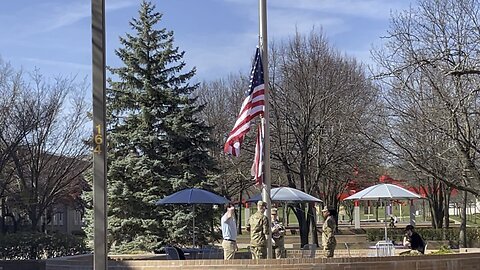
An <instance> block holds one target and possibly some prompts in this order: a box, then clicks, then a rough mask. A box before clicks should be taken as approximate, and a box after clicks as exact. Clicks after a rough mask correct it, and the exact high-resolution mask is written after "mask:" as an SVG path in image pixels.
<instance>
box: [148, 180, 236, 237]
mask: <svg viewBox="0 0 480 270" xmlns="http://www.w3.org/2000/svg"><path fill="white" fill-rule="evenodd" d="M229 202H230V201H229V200H227V199H225V198H224V197H222V196H220V195H217V194H215V193H213V192H210V191H207V190H204V189H199V188H189V189H184V190H180V191H178V192H175V193H173V194H171V195H168V196H166V197H165V198H163V199H160V200H158V201H157V202H156V205H161V204H191V205H192V208H193V209H192V213H193V222H192V223H193V246H195V204H227V203H229Z"/></svg>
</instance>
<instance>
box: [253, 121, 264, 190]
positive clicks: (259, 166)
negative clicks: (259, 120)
mask: <svg viewBox="0 0 480 270" xmlns="http://www.w3.org/2000/svg"><path fill="white" fill-rule="evenodd" d="M251 173H252V176H253V178H254V179H255V184H256V185H262V184H263V177H262V174H263V125H262V124H259V125H258V127H257V144H256V145H255V157H254V159H253V164H252V170H251Z"/></svg>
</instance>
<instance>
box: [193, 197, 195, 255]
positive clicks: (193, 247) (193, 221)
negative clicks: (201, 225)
mask: <svg viewBox="0 0 480 270" xmlns="http://www.w3.org/2000/svg"><path fill="white" fill-rule="evenodd" d="M192 208H193V209H192V213H193V236H192V238H193V248H194V247H195V204H192Z"/></svg>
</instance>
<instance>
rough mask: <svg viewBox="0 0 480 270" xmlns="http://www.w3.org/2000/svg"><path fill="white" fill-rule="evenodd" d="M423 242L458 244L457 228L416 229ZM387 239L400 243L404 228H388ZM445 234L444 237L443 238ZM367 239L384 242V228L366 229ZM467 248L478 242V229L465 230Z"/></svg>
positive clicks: (479, 238)
mask: <svg viewBox="0 0 480 270" xmlns="http://www.w3.org/2000/svg"><path fill="white" fill-rule="evenodd" d="M415 230H416V231H417V232H418V233H419V234H420V235H421V236H422V238H423V239H424V240H425V241H429V240H431V241H444V240H448V241H449V242H450V244H452V245H456V244H457V243H458V236H459V233H460V232H459V228H449V229H446V230H445V232H444V229H431V228H416V229H415ZM387 231H388V238H389V239H391V240H393V241H395V242H401V241H402V240H403V236H404V228H388V229H387ZM444 233H445V237H444ZM366 234H367V239H368V241H371V242H376V241H380V240H384V238H385V229H384V228H369V229H366ZM467 240H468V243H467V246H468V247H472V246H474V245H475V244H478V243H479V242H480V229H477V228H467Z"/></svg>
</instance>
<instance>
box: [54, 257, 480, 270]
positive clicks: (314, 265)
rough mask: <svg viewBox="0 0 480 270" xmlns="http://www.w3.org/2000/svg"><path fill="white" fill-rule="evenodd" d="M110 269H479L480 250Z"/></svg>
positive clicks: (132, 264)
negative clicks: (421, 254) (416, 254)
mask: <svg viewBox="0 0 480 270" xmlns="http://www.w3.org/2000/svg"><path fill="white" fill-rule="evenodd" d="M108 265H109V269H112V270H127V269H128V270H147V269H149V270H150V269H151V270H154V269H155V270H167V269H178V270H194V269H199V270H217V269H218V270H229V269H231V270H237V269H241V270H246V269H248V270H265V269H271V270H274V269H283V270H313V269H316V270H347V269H348V270H372V269H375V270H427V269H428V270H430V269H432V270H457V269H460V270H467V269H468V270H480V254H479V253H466V254H451V255H425V256H401V257H400V256H394V257H378V258H377V257H361V258H333V259H323V258H322V259H320V258H319V259H302V258H298V259H297V258H292V259H290V258H289V259H281V260H275V259H270V260H247V259H241V260H231V261H223V260H185V261H172V260H170V261H166V260H123V261H109V263H108ZM92 269H93V267H92V266H91V259H89V260H88V259H87V260H85V259H82V260H79V259H76V260H75V259H63V260H60V259H56V260H47V262H46V270H92Z"/></svg>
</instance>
